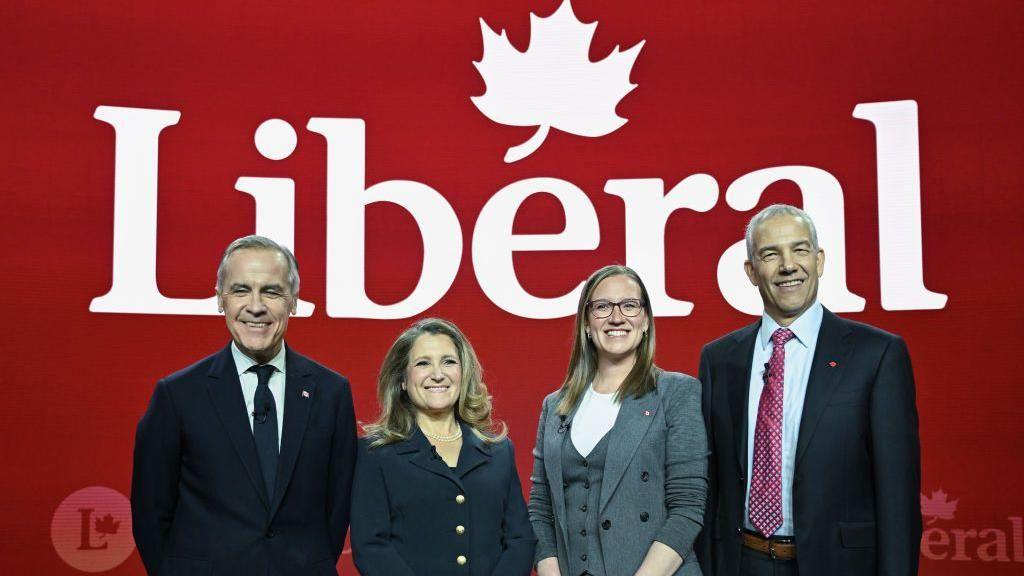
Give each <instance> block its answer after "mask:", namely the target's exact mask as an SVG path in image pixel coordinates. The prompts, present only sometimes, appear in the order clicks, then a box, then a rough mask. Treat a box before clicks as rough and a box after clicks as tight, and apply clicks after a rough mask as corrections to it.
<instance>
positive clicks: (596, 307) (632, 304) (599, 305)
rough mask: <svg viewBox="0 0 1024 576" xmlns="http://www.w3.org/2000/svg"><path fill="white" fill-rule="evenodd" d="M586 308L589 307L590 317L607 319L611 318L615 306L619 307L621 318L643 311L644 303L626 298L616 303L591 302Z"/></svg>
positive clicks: (607, 301)
mask: <svg viewBox="0 0 1024 576" xmlns="http://www.w3.org/2000/svg"><path fill="white" fill-rule="evenodd" d="M587 306H588V307H590V315H591V316H593V317H594V318H607V317H609V316H611V315H612V311H613V310H615V307H616V306H618V307H619V312H622V315H623V316H636V315H638V314H640V312H642V311H643V309H644V303H643V302H642V301H640V300H638V299H636V298H627V299H625V300H619V301H618V302H611V301H609V300H591V301H590V302H588V303H587Z"/></svg>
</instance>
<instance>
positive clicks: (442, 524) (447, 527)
mask: <svg viewBox="0 0 1024 576" xmlns="http://www.w3.org/2000/svg"><path fill="white" fill-rule="evenodd" d="M461 426H462V450H461V451H460V453H459V463H458V466H457V467H456V468H454V469H451V468H449V467H448V465H447V464H445V462H444V460H442V459H441V457H440V456H438V455H437V454H436V453H435V452H434V450H433V446H431V445H430V443H429V442H428V441H427V439H426V437H425V436H423V433H422V432H420V430H419V428H418V427H415V426H414V427H413V433H412V435H411V436H410V437H409V438H407V439H406V440H402V441H399V442H395V443H393V444H387V445H385V446H381V447H379V448H369V441H368V440H367V439H362V440H360V441H359V444H360V450H359V462H358V465H357V467H356V479H355V486H354V487H353V491H352V553H353V555H354V560H355V564H356V568H358V569H359V572H360V574H363V575H364V576H378V575H379V576H414V575H422V576H443V575H445V574H460V575H463V574H468V575H473V576H489V575H494V576H526V575H528V574H529V573H530V570H531V569H532V564H533V551H534V547H535V546H536V543H537V539H536V538H535V537H534V535H533V529H532V528H531V527H530V519H529V517H528V515H527V512H526V503H525V502H524V501H523V491H522V487H521V486H520V484H519V474H518V473H517V472H516V460H515V455H514V453H513V449H512V443H511V442H510V441H509V440H503V441H502V442H498V443H496V444H489V443H485V442H483V441H482V440H480V439H479V438H477V437H476V435H474V434H473V433H472V432H471V431H470V428H469V427H468V426H466V425H465V424H461ZM460 495H461V496H462V497H463V498H462V502H459V501H458V496H460ZM459 526H461V527H462V528H463V530H462V533H461V534H460V533H459V530H458V529H457V527H459ZM459 556H464V557H465V558H466V563H465V564H464V565H459V564H458V563H457V558H458V557H459Z"/></svg>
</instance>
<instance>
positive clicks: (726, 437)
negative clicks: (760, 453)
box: [697, 310, 921, 576]
mask: <svg viewBox="0 0 1024 576" xmlns="http://www.w3.org/2000/svg"><path fill="white" fill-rule="evenodd" d="M759 326H760V323H759V322H757V323H754V324H752V325H750V326H747V327H745V328H742V329H740V330H737V331H736V332H733V333H731V334H727V335H725V336H723V337H722V338H719V339H718V340H716V341H714V342H712V343H710V344H708V345H707V346H705V347H704V350H703V351H702V353H701V359H700V381H701V382H702V383H703V384H704V416H705V418H706V420H707V425H708V430H709V432H710V434H709V440H710V447H711V451H712V452H711V480H712V482H711V492H710V499H709V505H708V509H707V518H706V519H705V532H704V534H703V535H702V536H701V542H700V544H699V545H698V547H697V551H698V555H699V556H701V558H700V561H701V565H702V566H704V569H705V572H706V573H708V574H714V575H715V576H736V575H737V574H739V568H740V566H739V563H740V552H741V548H742V545H743V544H742V527H743V516H744V513H745V512H744V507H745V503H746V478H747V474H748V471H747V422H748V417H747V416H748V415H747V406H748V403H747V394H748V389H749V387H750V374H751V363H752V362H753V351H754V342H755V339H756V337H757V330H758V328H759ZM920 486H921V454H920V446H919V441H918V433H917V407H916V405H915V400H914V375H913V372H912V370H911V366H910V356H909V354H908V353H907V347H906V344H904V342H903V340H902V339H901V338H900V337H899V336H895V335H893V334H889V333H887V332H884V331H882V330H879V329H878V328H874V327H872V326H868V325H866V324H861V323H859V322H852V321H849V320H844V319H842V318H839V317H838V316H836V315H835V314H833V313H831V312H829V311H828V310H825V314H824V317H823V318H822V322H821V331H820V332H819V333H818V344H817V348H816V349H815V352H814V358H813V359H812V365H811V373H810V377H809V379H808V382H807V395H806V397H805V398H804V409H803V415H802V417H801V420H800V430H799V433H798V437H797V447H796V466H795V470H794V478H793V521H794V528H795V534H794V536H795V538H796V555H797V564H798V569H799V571H800V573H801V574H828V575H830V576H832V575H835V576H861V575H863V576H867V575H876V574H879V575H889V576H896V575H900V576H906V575H911V574H917V566H918V555H919V549H920V542H921V507H920V494H919V493H920Z"/></svg>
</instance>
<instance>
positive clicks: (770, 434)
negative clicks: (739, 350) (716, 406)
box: [750, 328, 793, 537]
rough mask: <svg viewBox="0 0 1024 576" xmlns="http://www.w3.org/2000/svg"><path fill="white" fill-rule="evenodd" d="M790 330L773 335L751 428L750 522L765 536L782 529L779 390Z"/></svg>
mask: <svg viewBox="0 0 1024 576" xmlns="http://www.w3.org/2000/svg"><path fill="white" fill-rule="evenodd" d="M792 337H793V331H792V330H790V329H788V328H779V329H778V330H776V331H775V332H774V333H772V357H771V360H769V361H768V371H767V372H766V373H765V379H764V388H762V389H761V400H760V402H759V404H758V405H757V426H756V427H755V428H754V473H753V475H752V476H751V480H750V523H751V524H753V526H754V528H756V529H757V531H758V532H760V533H761V534H763V535H764V536H766V537H769V536H771V535H772V534H774V533H775V531H776V530H778V529H779V528H780V527H781V526H782V389H783V379H784V375H785V368H786V342H788V341H789V340H790V339H791V338H792Z"/></svg>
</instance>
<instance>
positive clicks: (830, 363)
mask: <svg viewBox="0 0 1024 576" xmlns="http://www.w3.org/2000/svg"><path fill="white" fill-rule="evenodd" d="M836 366H839V363H838V362H836V361H835V360H830V361H829V363H828V367H829V368H835V367H836Z"/></svg>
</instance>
